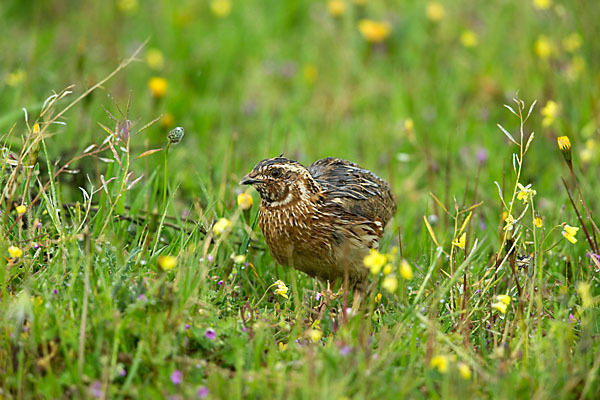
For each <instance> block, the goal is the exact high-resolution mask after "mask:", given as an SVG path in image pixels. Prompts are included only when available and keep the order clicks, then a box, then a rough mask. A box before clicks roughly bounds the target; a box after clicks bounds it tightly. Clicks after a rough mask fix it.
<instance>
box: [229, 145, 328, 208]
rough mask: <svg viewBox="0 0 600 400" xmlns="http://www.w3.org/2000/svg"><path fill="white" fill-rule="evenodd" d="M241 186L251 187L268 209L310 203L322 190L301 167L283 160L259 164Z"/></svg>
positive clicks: (273, 159) (269, 160)
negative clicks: (307, 201) (293, 203)
mask: <svg viewBox="0 0 600 400" xmlns="http://www.w3.org/2000/svg"><path fill="white" fill-rule="evenodd" d="M240 184H241V185H252V186H254V188H255V189H256V190H257V191H258V193H259V194H260V197H261V199H262V200H263V202H264V203H265V204H266V205H267V206H271V207H276V206H282V205H286V204H289V203H292V202H296V201H300V200H309V199H310V198H311V197H312V196H314V195H315V194H317V193H319V192H320V190H321V188H320V185H319V184H318V183H317V182H316V181H315V179H314V178H313V177H312V175H311V174H310V172H309V171H308V170H307V169H306V168H305V167H304V166H303V165H302V164H300V163H299V162H296V161H294V160H289V159H287V158H284V157H275V158H267V159H265V160H262V161H261V162H259V163H258V164H256V166H255V167H254V169H253V170H252V171H250V173H249V174H248V175H246V176H244V177H243V178H242V180H241V181H240Z"/></svg>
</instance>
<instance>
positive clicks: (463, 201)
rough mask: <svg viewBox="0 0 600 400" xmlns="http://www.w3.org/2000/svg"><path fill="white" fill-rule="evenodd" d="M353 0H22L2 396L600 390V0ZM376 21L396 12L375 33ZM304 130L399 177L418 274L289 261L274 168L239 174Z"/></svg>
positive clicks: (324, 152)
mask: <svg viewBox="0 0 600 400" xmlns="http://www.w3.org/2000/svg"><path fill="white" fill-rule="evenodd" d="M554 3H556V2H554ZM345 4H346V11H345V13H344V14H343V15H342V16H341V17H333V16H331V15H330V14H329V12H328V8H327V2H326V1H309V0H286V1H281V0H263V1H258V0H245V1H235V2H233V4H232V8H231V13H230V14H229V15H227V16H225V17H222V18H221V17H218V16H216V15H215V14H214V13H213V12H211V3H210V2H209V1H202V2H193V1H181V2H169V1H154V2H148V1H133V0H129V1H125V0H117V1H115V2H114V3H113V2H89V4H80V3H79V2H72V1H67V0H56V1H53V2H31V3H29V2H22V1H18V0H8V1H3V2H2V3H1V4H0V21H1V22H2V23H0V35H1V37H2V38H3V40H2V42H1V43H2V44H1V45H0V50H2V54H3V56H2V60H1V61H0V65H1V68H0V110H2V111H0V142H1V146H2V147H3V151H2V165H1V166H0V188H2V192H1V193H0V211H1V212H2V214H1V215H0V253H1V254H2V257H0V399H13V398H15V399H16V398H71V397H74V398H82V397H84V398H85V397H91V398H94V397H98V398H101V397H105V398H165V397H170V396H178V397H179V398H195V397H200V395H205V394H206V392H208V394H207V397H209V398H328V399H329V398H331V399H346V398H347V399H362V398H401V397H407V398H485V397H494V398H515V397H517V398H567V399H570V398H586V399H593V398H598V397H600V384H599V380H598V375H599V367H600V345H599V344H598V343H599V342H598V338H599V335H600V323H599V321H600V313H599V303H600V301H599V299H600V297H599V295H600V288H599V273H600V266H598V265H595V264H594V263H593V261H592V258H591V257H590V256H589V253H594V252H596V253H597V252H598V251H597V248H596V247H597V246H596V245H595V243H594V240H598V239H595V236H600V232H597V231H596V230H595V228H594V227H593V224H592V222H591V221H590V219H589V218H588V216H587V212H586V209H587V210H589V212H590V214H591V215H592V217H593V218H595V221H596V224H598V223H600V220H599V219H598V217H597V214H598V213H599V212H600V202H599V200H598V196H597V193H598V190H597V187H596V186H597V179H598V176H599V174H600V154H599V149H600V147H599V141H600V135H599V132H600V131H599V128H600V114H599V111H598V104H599V100H600V97H599V94H600V86H599V82H600V80H599V76H600V75H599V74H598V71H599V70H600V69H599V67H600V65H599V60H600V45H599V44H598V41H597V29H596V26H597V16H598V15H600V4H596V3H595V2H588V3H585V4H583V3H582V2H578V1H575V0H566V1H564V2H561V3H559V4H553V5H552V6H551V7H550V8H549V9H546V10H540V9H537V8H535V7H534V5H533V3H532V2H519V1H500V0H494V1H489V2H478V3H474V2H469V1H463V0H459V1H453V2H443V3H442V4H443V7H444V10H445V13H444V18H443V19H442V20H441V21H439V22H433V21H430V20H428V19H427V16H426V7H427V3H426V2H400V1H367V2H366V4H365V5H363V6H361V5H356V4H354V2H352V1H350V0H347V1H345ZM127 5H130V6H131V5H133V6H132V8H128V7H127ZM362 18H370V19H374V20H385V21H388V22H389V23H390V24H391V26H392V31H391V33H390V36H389V37H387V38H386V39H385V40H384V41H383V42H382V43H378V44H372V43H369V42H368V41H367V40H365V38H364V37H362V36H361V33H360V32H359V30H358V24H359V20H360V19H362ZM469 30H470V31H473V32H474V33H475V34H476V37H477V44H476V45H475V46H474V47H465V46H464V45H463V44H462V43H461V35H463V33H464V32H466V31H469ZM573 33H576V34H577V35H578V37H579V38H580V46H571V47H569V45H568V43H567V45H565V39H567V38H569V37H570V35H572V34H573ZM146 40H147V43H146V45H145V47H143V48H142V49H141V51H140V52H139V54H138V55H137V58H136V60H133V61H132V62H131V63H129V64H128V65H122V67H121V68H117V67H118V66H119V65H120V64H121V63H122V62H123V60H127V59H129V57H131V56H132V55H133V54H134V52H135V51H136V49H138V48H140V46H141V45H142V44H143V43H144V42H145V41H146ZM571 42H576V40H575V41H573V39H572V38H571ZM544 43H549V48H550V49H551V50H550V52H549V56H548V57H546V58H545V57H543V54H542V53H543V51H542V53H540V50H543V48H542V47H544V46H543V45H544ZM571 44H573V43H571ZM575 44H576V43H575ZM152 49H156V50H159V51H160V53H161V54H162V55H163V58H164V62H163V65H162V66H158V65H149V64H151V63H148V62H147V60H146V59H147V55H148V53H149V50H152ZM130 61H131V60H130ZM116 68H117V70H115V69H116ZM113 71H116V73H115V74H114V76H112V77H111V79H109V80H107V81H106V82H102V85H100V86H99V87H98V88H97V89H95V90H93V91H91V92H90V93H89V94H88V95H87V96H83V98H82V99H81V100H80V101H76V99H78V98H79V97H80V96H81V95H82V94H85V93H86V90H88V89H90V88H92V87H93V86H94V85H96V84H97V83H99V82H101V81H102V80H103V79H104V78H105V77H108V76H109V75H110V74H111V73H112V72H113ZM151 77H162V78H164V79H165V80H166V82H167V85H168V86H167V89H166V93H165V95H164V96H163V97H158V98H157V97H153V96H152V95H151V93H150V91H149V88H148V84H149V81H150V79H151ZM70 85H75V86H74V87H72V88H70V89H69V91H72V92H73V93H71V94H68V93H65V92H64V91H63V90H64V89H65V88H67V87H70ZM54 92H56V93H59V96H58V97H56V98H53V99H51V100H50V101H48V102H46V103H44V102H45V100H46V99H48V98H49V96H50V95H52V94H53V93H54ZM517 92H518V94H517ZM513 98H520V99H522V101H523V103H520V102H514V101H513ZM534 101H537V104H536V105H535V107H534V108H533V111H532V113H531V116H530V117H529V119H528V120H527V121H526V122H524V125H521V120H524V119H525V118H524V117H525V116H526V115H527V113H528V111H529V107H530V106H531V104H532V103H533V102H534ZM549 101H554V102H556V103H557V104H558V105H559V112H558V113H557V114H556V115H555V116H554V117H553V118H551V120H549V121H548V122H549V123H544V122H543V120H544V115H543V112H542V110H543V109H544V108H545V107H547V105H548V102H549ZM71 104H72V106H71ZM504 104H507V105H509V106H511V107H512V108H513V110H514V111H515V112H516V113H517V114H519V110H522V114H523V115H522V118H519V117H518V116H515V115H513V114H512V113H511V112H510V111H509V110H507V109H506V108H504V107H503V105H504ZM23 108H25V109H26V110H27V114H26V115H27V120H26V119H25V118H24V112H23V111H22V109H23ZM64 110H66V111H64ZM546 110H548V108H546ZM63 112H64V113H63ZM167 114H168V115H169V116H171V121H169V118H165V117H164V116H165V115H167ZM161 116H162V117H161ZM127 121H130V122H127ZM409 121H412V126H411V122H409ZM36 122H38V123H39V127H40V131H39V132H38V131H37V129H36V128H35V127H34V124H35V123H36ZM52 122H61V123H64V124H55V123H52ZM497 124H500V125H501V126H502V127H503V128H505V129H506V130H507V131H508V133H509V134H510V135H512V137H513V138H514V140H515V142H517V143H512V142H511V141H510V140H509V139H508V137H507V135H505V134H504V133H503V132H502V130H501V129H499V128H498V126H497ZM130 125H131V127H130V128H123V127H129V126H130ZM175 126H181V127H183V128H184V129H185V132H186V133H185V136H184V137H183V139H182V141H181V142H180V143H178V144H172V145H170V146H169V150H168V154H167V152H166V151H165V148H166V147H167V134H168V132H169V131H170V130H171V129H172V128H174V127H175ZM521 126H523V130H522V131H521V130H520V127H521ZM125 131H127V132H126V133H127V135H125ZM532 132H535V136H534V138H533V140H532V142H531V145H530V146H529V148H528V149H527V151H526V152H525V144H526V143H527V140H528V139H529V138H530V137H531V135H532ZM559 136H568V137H569V138H570V142H571V144H572V150H571V151H572V158H573V166H574V168H573V173H571V172H570V169H569V167H568V165H567V163H566V162H565V160H564V159H563V154H562V153H561V151H560V150H559V148H558V147H557V137H559ZM107 137H112V139H111V141H110V142H105V139H106V138H107ZM92 144H95V145H96V146H95V147H94V148H90V147H89V146H91V145H92ZM111 146H112V148H111ZM156 149H158V150H160V151H156V152H153V151H152V150H156ZM280 153H284V154H285V155H286V156H288V157H291V158H295V159H297V160H298V161H300V162H302V163H304V164H309V163H311V162H312V161H314V160H316V159H318V158H322V157H326V156H336V157H342V158H346V159H349V160H352V161H355V162H357V163H359V164H360V165H361V166H363V167H365V168H368V169H370V170H372V171H374V172H376V173H377V174H378V175H379V176H381V177H383V178H385V179H386V180H388V181H389V182H390V183H391V185H392V186H393V189H394V193H395V195H396V199H397V202H398V208H399V211H398V213H397V215H396V216H395V218H394V219H393V220H392V222H391V223H390V225H389V226H388V228H387V230H386V235H385V237H384V238H383V240H382V252H384V253H386V254H387V253H389V261H390V263H391V265H392V272H391V274H390V275H388V278H389V277H390V276H395V277H397V279H398V283H399V284H398V287H397V288H396V290H393V291H392V292H390V291H388V290H386V289H385V287H388V288H389V286H385V285H383V282H384V280H385V278H386V276H384V274H383V273H382V272H379V273H378V274H373V275H372V276H371V282H372V288H371V289H372V290H371V293H370V294H369V296H368V297H367V299H366V300H365V302H364V303H365V305H364V308H363V309H362V310H361V312H360V313H359V314H354V315H352V314H350V315H346V312H345V309H346V307H347V305H348V304H347V302H346V300H345V296H343V295H342V296H335V293H336V292H337V290H338V289H339V285H338V286H336V287H334V288H332V292H333V294H332V293H329V294H327V293H324V292H323V287H322V286H321V285H320V284H319V283H318V282H317V281H315V280H313V279H311V278H309V277H307V276H305V275H303V274H302V273H299V272H295V271H293V270H289V269H287V268H286V267H284V266H278V265H276V262H275V261H274V260H273V259H272V257H271V255H270V254H269V251H268V249H267V248H266V245H265V243H264V240H263V238H262V235H261V234H260V231H259V229H258V227H257V226H256V215H257V210H258V205H259V198H258V195H257V193H256V192H253V191H251V192H249V193H250V194H251V195H252V196H253V199H254V205H253V207H252V209H251V210H248V211H242V210H241V209H240V208H239V207H238V206H237V203H236V197H237V194H238V192H239V191H240V190H244V189H245V188H242V187H240V186H239V185H238V182H239V179H240V178H241V177H242V176H243V175H244V174H246V173H247V172H248V171H249V170H250V169H251V168H252V167H253V166H254V164H255V163H256V162H258V161H259V160H261V159H263V158H267V157H272V156H276V155H279V154H280ZM515 154H516V155H517V156H518V160H522V165H521V166H519V165H518V163H516V162H515V158H514V157H515V156H514V155H515ZM71 160H72V161H71ZM66 165H68V166H66ZM63 166H66V167H65V168H62V167H63ZM61 168H62V169H61ZM165 177H166V179H165ZM138 178H140V179H139V180H137V181H136V179H138ZM561 178H564V180H565V182H566V185H567V187H568V190H569V192H570V194H571V195H572V197H573V202H571V201H570V200H569V194H568V192H567V190H566V189H565V186H564V185H563V182H562V180H561ZM134 181H135V184H133V185H132V186H131V184H132V183H133V182H134ZM103 182H104V183H103ZM496 183H497V184H496ZM518 183H521V184H522V185H523V186H526V185H528V184H531V185H532V188H533V189H534V190H535V191H536V194H535V196H533V197H532V198H530V199H525V200H526V201H525V202H523V201H521V200H520V199H518V198H517V196H518V195H519V189H518V186H517V184H518ZM576 184H578V185H579V188H580V191H581V195H580V192H579V190H578V187H577V185H576ZM83 191H85V192H86V194H85V195H84V194H83ZM499 193H501V196H502V200H501V198H500V194H499ZM582 198H583V199H584V200H585V204H584V203H583V202H582ZM573 204H574V205H575V206H576V207H577V210H578V212H579V213H580V214H581V220H580V219H579V218H578V217H577V215H576V212H575V209H574V206H573ZM19 205H25V206H26V208H27V211H26V212H25V213H24V214H22V215H21V214H19V213H18V210H17V206H19ZM503 213H504V216H503ZM509 214H510V215H511V216H512V217H513V218H514V219H517V220H518V221H517V222H516V223H515V224H514V227H513V230H511V231H508V230H504V229H503V228H504V227H505V226H506V223H505V222H504V220H503V218H505V217H506V216H507V215H509ZM537 217H539V218H541V219H542V221H543V226H542V227H536V226H535V219H536V218H537ZM220 218H227V219H228V220H229V221H231V223H232V224H231V226H230V228H229V229H228V230H226V231H225V232H223V233H221V234H217V233H215V232H214V230H213V225H214V223H215V222H216V221H218V220H219V219H220ZM509 220H510V219H509ZM425 221H427V223H426V222H425ZM581 221H583V224H582V222H581ZM427 224H428V225H429V229H428V227H427ZM564 224H568V225H571V226H575V227H579V228H580V229H579V231H578V232H577V234H576V235H575V237H576V238H577V243H575V244H572V243H570V242H569V241H568V240H567V239H566V238H565V237H564V236H563V235H562V234H561V232H562V231H563V230H564ZM584 227H585V230H586V231H587V235H586V232H584ZM398 232H400V233H401V237H402V243H401V248H402V249H401V251H402V258H403V259H404V260H406V261H407V262H408V263H409V265H410V266H411V269H412V271H413V273H414V278H413V279H411V280H404V279H402V278H401V276H400V270H399V268H400V265H401V257H400V255H399V254H398V253H394V252H396V251H398V250H395V249H398V247H399V241H398ZM594 232H595V233H594ZM463 233H466V240H465V248H464V249H462V248H461V247H458V246H456V245H453V244H452V243H453V242H457V241H459V239H460V237H461V236H462V234H463ZM586 236H589V237H590V240H588V239H587V238H586ZM436 242H437V243H436ZM11 246H16V247H18V248H19V249H20V250H21V251H22V255H21V256H20V257H15V256H16V255H17V254H15V252H16V251H17V250H15V249H14V248H12V249H10V251H12V252H13V254H10V251H9V248H10V247H11ZM595 248H596V249H595ZM392 253H393V254H392ZM239 255H243V256H245V260H244V261H241V260H240V259H239V258H237V259H235V260H234V257H235V256H239ZM161 256H163V257H164V256H173V257H176V266H175V267H174V268H171V269H168V268H166V269H164V268H161V265H162V266H163V267H167V266H168V265H167V264H168V261H169V259H166V258H160V259H159V257H161ZM159 260H160V262H159ZM523 260H525V261H523ZM277 280H281V281H282V282H283V283H284V284H285V285H286V287H288V288H289V291H288V292H287V295H288V297H289V298H288V299H286V298H285V297H283V296H281V295H278V294H276V293H275V292H274V290H275V289H276V286H274V283H275V282H276V281H277ZM384 286H385V287H384ZM500 294H507V295H509V296H510V297H511V300H510V303H509V304H508V307H507V310H506V314H503V313H502V312H501V311H499V310H498V309H496V308H494V307H493V306H492V305H493V304H496V303H498V301H499V300H498V298H497V297H496V296H497V295H500ZM349 297H351V296H349ZM496 305H497V304H496ZM497 307H500V306H498V305H497ZM213 331H214V338H213V335H212V332H213ZM432 361H433V362H432ZM446 363H447V368H444V366H445V365H446ZM461 369H462V374H461ZM467 371H468V372H469V374H467V375H470V376H466V375H463V374H466V372H467Z"/></svg>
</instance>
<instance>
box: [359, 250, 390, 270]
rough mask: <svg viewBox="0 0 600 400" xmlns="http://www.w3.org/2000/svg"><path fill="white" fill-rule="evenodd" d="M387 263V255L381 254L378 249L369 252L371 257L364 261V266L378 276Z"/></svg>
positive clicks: (368, 256) (366, 257)
mask: <svg viewBox="0 0 600 400" xmlns="http://www.w3.org/2000/svg"><path fill="white" fill-rule="evenodd" d="M386 261H387V260H386V257H385V255H383V254H381V253H380V252H379V251H377V249H371V250H369V255H367V256H365V258H364V259H363V264H364V265H365V267H367V268H370V269H371V273H372V274H373V275H376V274H378V273H379V271H381V268H382V267H383V265H384V264H385V262H386Z"/></svg>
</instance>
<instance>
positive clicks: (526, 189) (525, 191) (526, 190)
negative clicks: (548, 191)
mask: <svg viewBox="0 0 600 400" xmlns="http://www.w3.org/2000/svg"><path fill="white" fill-rule="evenodd" d="M517 186H518V188H519V193H517V200H521V201H522V202H523V204H525V203H528V202H529V200H531V199H532V198H533V196H535V195H536V194H537V192H536V191H535V190H533V189H531V184H529V185H527V186H523V185H521V184H520V183H517Z"/></svg>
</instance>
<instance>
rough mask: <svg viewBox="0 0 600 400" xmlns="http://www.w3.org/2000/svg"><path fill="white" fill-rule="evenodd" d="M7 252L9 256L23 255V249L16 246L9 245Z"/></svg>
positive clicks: (17, 256)
mask: <svg viewBox="0 0 600 400" xmlns="http://www.w3.org/2000/svg"><path fill="white" fill-rule="evenodd" d="M8 254H9V255H10V258H20V257H22V256H23V251H22V250H21V249H20V248H18V247H17V246H10V247H9V248H8Z"/></svg>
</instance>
